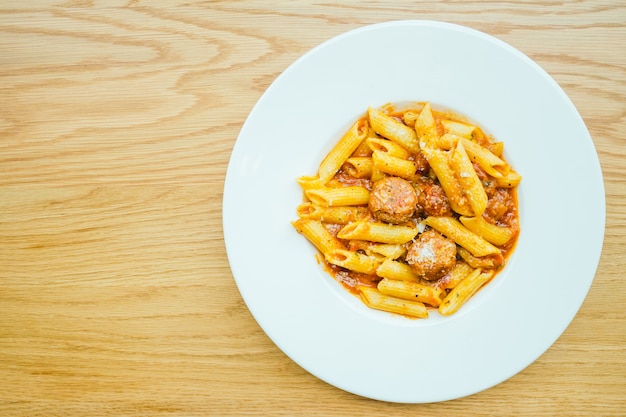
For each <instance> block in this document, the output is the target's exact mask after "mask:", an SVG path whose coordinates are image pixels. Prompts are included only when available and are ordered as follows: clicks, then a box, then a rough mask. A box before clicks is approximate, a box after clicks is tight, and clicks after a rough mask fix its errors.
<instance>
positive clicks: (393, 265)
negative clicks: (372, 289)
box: [376, 259, 419, 282]
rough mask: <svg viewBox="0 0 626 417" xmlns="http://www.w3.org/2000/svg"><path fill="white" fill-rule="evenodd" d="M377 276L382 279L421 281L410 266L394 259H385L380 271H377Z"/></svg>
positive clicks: (379, 268)
mask: <svg viewBox="0 0 626 417" xmlns="http://www.w3.org/2000/svg"><path fill="white" fill-rule="evenodd" d="M376 275H378V276H379V277H381V278H388V279H393V280H398V281H413V282H417V281H419V277H418V276H417V275H416V274H415V273H414V272H413V270H412V269H411V267H410V266H409V265H407V264H405V263H403V262H398V261H394V260H392V259H385V260H384V261H383V263H381V264H380V266H379V267H378V269H376Z"/></svg>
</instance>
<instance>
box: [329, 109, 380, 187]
mask: <svg viewBox="0 0 626 417" xmlns="http://www.w3.org/2000/svg"><path fill="white" fill-rule="evenodd" d="M368 132H369V126H368V122H367V119H366V118H364V117H363V118H360V119H359V120H357V121H356V122H355V123H354V124H353V125H352V127H350V129H348V131H347V132H346V133H345V134H344V135H343V137H342V138H341V139H340V140H339V142H337V143H336V144H335V146H334V147H333V148H332V149H331V151H330V152H329V153H328V154H327V155H326V157H325V158H324V159H323V160H322V163H321V164H320V166H319V169H318V171H317V176H318V177H319V178H320V180H321V182H322V184H326V183H327V182H328V181H330V179H331V178H332V177H334V176H335V174H336V173H337V171H339V168H341V166H342V165H343V163H344V162H345V161H346V159H348V158H349V157H350V155H352V153H353V152H354V151H355V150H356V148H357V147H358V146H359V145H360V144H361V142H363V140H364V139H365V138H366V137H367V133H368Z"/></svg>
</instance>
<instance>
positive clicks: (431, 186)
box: [415, 178, 452, 217]
mask: <svg viewBox="0 0 626 417" xmlns="http://www.w3.org/2000/svg"><path fill="white" fill-rule="evenodd" d="M415 188H416V189H417V212H418V214H420V215H424V216H435V217H443V216H451V215H452V208H451V207H450V201H449V200H448V197H447V196H446V193H445V192H444V191H443V188H441V185H439V184H437V183H435V182H434V181H432V180H430V179H428V178H423V179H421V180H420V181H419V182H418V183H417V184H416V186H415Z"/></svg>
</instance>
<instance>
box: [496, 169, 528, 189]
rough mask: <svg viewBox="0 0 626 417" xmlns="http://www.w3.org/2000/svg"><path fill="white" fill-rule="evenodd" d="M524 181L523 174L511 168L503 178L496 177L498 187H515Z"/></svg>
mask: <svg viewBox="0 0 626 417" xmlns="http://www.w3.org/2000/svg"><path fill="white" fill-rule="evenodd" d="M521 181H522V176H521V175H520V174H518V173H517V172H515V171H513V170H511V171H509V172H508V173H507V174H506V175H505V176H503V177H502V178H496V184H498V187H503V188H513V187H516V186H517V185H518V184H519V183H520V182H521Z"/></svg>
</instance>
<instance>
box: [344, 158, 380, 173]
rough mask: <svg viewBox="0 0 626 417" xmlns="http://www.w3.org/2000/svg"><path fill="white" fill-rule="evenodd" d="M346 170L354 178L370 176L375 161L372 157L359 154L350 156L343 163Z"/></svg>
mask: <svg viewBox="0 0 626 417" xmlns="http://www.w3.org/2000/svg"><path fill="white" fill-rule="evenodd" d="M343 169H344V170H345V172H346V173H347V174H348V175H350V176H351V177H354V178H370V177H371V176H372V172H373V170H374V162H373V161H372V158H371V157H367V156H358V157H353V158H348V159H347V160H346V162H345V163H344V164H343Z"/></svg>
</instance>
